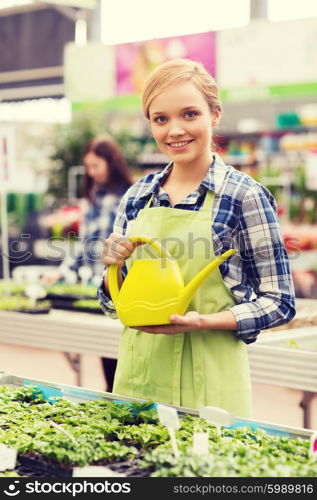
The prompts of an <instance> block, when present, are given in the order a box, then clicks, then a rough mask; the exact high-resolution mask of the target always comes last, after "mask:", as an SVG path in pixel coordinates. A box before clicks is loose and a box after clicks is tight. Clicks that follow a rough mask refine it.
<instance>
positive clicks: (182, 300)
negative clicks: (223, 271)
mask: <svg viewBox="0 0 317 500" xmlns="http://www.w3.org/2000/svg"><path fill="white" fill-rule="evenodd" d="M236 252H237V250H235V249H230V250H227V251H226V252H224V253H223V254H222V255H220V256H219V257H217V258H216V259H214V260H213V261H212V262H210V263H209V264H208V265H207V266H206V267H204V269H202V270H201V271H200V272H199V273H198V274H197V275H196V276H195V277H194V278H193V279H192V280H191V281H190V282H189V283H188V284H187V285H186V286H185V287H184V289H183V290H182V291H181V293H180V296H179V302H178V304H179V311H186V309H187V307H188V305H189V303H190V301H191V300H192V298H193V296H194V294H195V292H196V290H197V288H198V287H199V286H200V285H201V284H202V283H203V281H205V279H206V278H207V277H208V276H209V274H210V273H212V272H213V271H214V270H215V269H216V268H217V267H219V266H220V264H222V263H223V262H224V261H225V260H227V259H228V258H229V257H231V255H233V254H235V253H236ZM181 314H182V313H181Z"/></svg>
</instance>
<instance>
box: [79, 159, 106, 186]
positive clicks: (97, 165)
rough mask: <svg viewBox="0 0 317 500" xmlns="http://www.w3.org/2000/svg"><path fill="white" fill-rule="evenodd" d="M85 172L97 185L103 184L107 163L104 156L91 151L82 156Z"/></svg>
mask: <svg viewBox="0 0 317 500" xmlns="http://www.w3.org/2000/svg"><path fill="white" fill-rule="evenodd" d="M83 161H84V164H85V168H86V172H87V174H88V175H89V177H91V178H92V179H93V180H94V182H95V183H96V184H98V185H102V184H105V183H106V182H107V180H108V170H109V169H108V164H107V162H106V160H105V159H104V158H101V156H97V155H96V154H95V153H93V152H91V151H90V152H89V153H87V154H86V155H85V156H84V158H83Z"/></svg>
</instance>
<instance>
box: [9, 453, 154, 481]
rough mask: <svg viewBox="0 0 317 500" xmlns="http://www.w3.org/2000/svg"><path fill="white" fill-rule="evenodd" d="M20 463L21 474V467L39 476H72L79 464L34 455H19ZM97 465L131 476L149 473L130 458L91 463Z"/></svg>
mask: <svg viewBox="0 0 317 500" xmlns="http://www.w3.org/2000/svg"><path fill="white" fill-rule="evenodd" d="M18 460H19V463H20V464H21V465H20V467H19V468H18V469H19V470H18V472H19V474H21V473H22V472H21V468H22V469H23V468H24V469H25V473H26V474H27V475H32V477H33V476H34V475H35V474H36V476H37V477H72V475H73V469H74V467H78V466H77V465H74V464H73V465H65V464H59V463H57V462H56V463H54V462H50V461H48V460H47V459H46V458H44V457H40V456H34V457H27V456H23V455H19V457H18ZM91 465H94V466H95V465H97V466H105V467H108V468H109V469H111V470H113V471H114V472H117V473H119V474H124V475H125V476H129V477H147V476H148V475H149V470H148V469H141V468H140V467H139V464H138V460H137V459H136V460H130V461H123V462H110V463H109V462H107V461H106V460H102V461H100V462H98V463H95V464H91Z"/></svg>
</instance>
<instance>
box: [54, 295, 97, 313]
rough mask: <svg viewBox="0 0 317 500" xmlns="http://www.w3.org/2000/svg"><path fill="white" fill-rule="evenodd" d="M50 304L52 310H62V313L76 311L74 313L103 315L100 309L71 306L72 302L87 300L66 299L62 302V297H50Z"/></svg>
mask: <svg viewBox="0 0 317 500" xmlns="http://www.w3.org/2000/svg"><path fill="white" fill-rule="evenodd" d="M49 300H50V301H51V304H52V308H53V309H63V310H64V311H76V312H88V313H93V314H103V312H102V310H101V308H100V309H93V308H90V307H77V306H74V305H73V302H75V300H89V299H87V298H85V299H83V298H81V299H71V300H69V299H68V298H67V299H66V300H64V298H63V297H59V298H56V297H51V298H50V299H49Z"/></svg>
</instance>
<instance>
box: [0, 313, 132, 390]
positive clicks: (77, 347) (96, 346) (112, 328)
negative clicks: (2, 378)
mask: <svg viewBox="0 0 317 500" xmlns="http://www.w3.org/2000/svg"><path fill="white" fill-rule="evenodd" d="M0 325H1V327H0V342H2V343H5V344H15V345H22V346H27V347H37V348H41V349H52V350H56V351H61V352H64V353H65V356H66V357H67V359H68V361H69V362H70V364H71V366H72V368H73V370H74V371H75V372H76V378H77V380H76V382H77V384H78V385H81V368H80V357H81V354H91V355H94V356H102V357H106V358H112V359H116V358H117V355H118V345H119V338H120V332H121V330H122V328H123V327H122V325H121V323H120V321H119V320H113V319H109V318H106V317H105V316H101V315H100V316H99V315H97V314H89V313H80V312H72V311H60V310H51V311H50V312H49V314H25V313H15V312H9V311H0Z"/></svg>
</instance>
